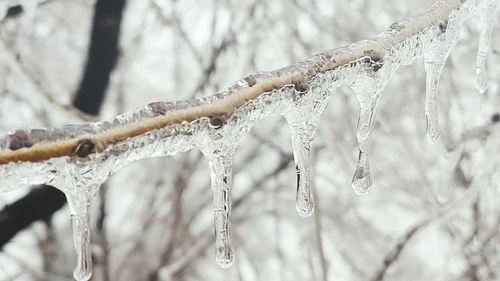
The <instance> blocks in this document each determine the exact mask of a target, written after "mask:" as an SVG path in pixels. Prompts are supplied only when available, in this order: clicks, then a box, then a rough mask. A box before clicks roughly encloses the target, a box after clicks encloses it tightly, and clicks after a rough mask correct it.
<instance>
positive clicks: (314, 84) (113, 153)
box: [0, 0, 498, 281]
mask: <svg viewBox="0 0 500 281" xmlns="http://www.w3.org/2000/svg"><path fill="white" fill-rule="evenodd" d="M450 2H452V1H450ZM457 3H458V2H457ZM452 4H453V5H455V3H452ZM446 5H451V4H450V3H448V2H444V1H439V0H438V1H437V2H436V4H435V7H444V6H446ZM6 7H7V6H5V5H2V4H0V16H1V13H2V12H1V10H2V9H3V10H5V8H6ZM497 7H498V1H496V0H495V1H493V0H469V1H463V3H462V4H461V7H459V8H457V9H455V10H453V11H452V12H451V13H450V15H449V17H448V20H447V22H442V21H441V22H436V23H435V24H434V25H432V26H430V27H429V28H424V29H421V28H419V26H421V25H426V26H427V25H429V21H434V20H435V19H436V17H437V16H438V15H437V14H436V13H433V12H432V11H431V12H429V13H424V14H421V15H418V16H415V17H411V18H408V19H407V20H404V21H400V22H398V23H396V24H393V25H392V26H391V27H390V28H389V29H388V31H386V32H384V33H382V34H381V35H380V36H379V37H378V38H375V39H372V40H365V41H361V42H358V43H355V44H352V45H350V46H348V47H344V48H338V49H335V50H331V51H327V52H324V53H321V54H318V55H316V56H315V57H313V58H311V59H309V60H306V61H303V62H300V63H297V64H295V65H292V66H288V67H285V68H282V69H279V70H276V71H272V72H261V73H256V74H254V75H251V76H248V77H247V78H245V79H243V80H241V81H240V82H238V83H236V84H235V85H233V86H232V87H229V88H227V89H226V90H224V91H222V92H220V93H219V94H217V95H215V96H210V97H204V98H199V99H194V100H190V101H181V102H171V103H164V102H156V103H151V104H149V105H147V106H145V107H143V108H140V109H138V110H136V111H133V112H129V113H125V114H122V115H119V116H117V117H115V119H113V120H111V121H104V122H96V123H91V124H84V125H69V126H66V127H63V128H61V129H33V130H26V131H22V130H21V131H20V130H16V131H14V132H11V133H10V134H8V135H6V136H5V137H3V138H0V160H2V159H3V160H4V162H1V163H2V164H0V175H1V176H0V191H9V190H12V189H14V188H17V187H20V186H26V185H35V184H41V183H45V184H50V185H53V186H55V187H57V188H59V189H61V190H62V191H63V192H64V193H65V194H66V197H67V199H68V204H69V207H70V212H71V220H72V226H73V236H74V246H75V251H76V257H77V265H76V267H75V270H74V277H75V279H76V280H78V281H86V280H89V279H90V278H91V275H92V261H91V250H90V217H89V215H90V214H89V212H90V204H91V202H92V200H93V198H94V197H95V196H96V194H97V191H98V188H99V186H100V185H101V184H102V183H103V182H104V181H105V180H106V178H107V177H108V176H109V175H110V174H112V173H113V172H115V171H116V170H119V169H120V168H121V167H123V166H125V165H127V164H129V163H131V162H134V161H137V160H140V159H144V158H151V157H163V156H168V155H173V154H176V153H180V152H184V151H187V150H189V149H192V148H195V147H198V148H199V149H200V150H201V151H202V152H203V154H204V155H205V156H206V157H207V158H208V161H209V168H210V174H211V185H212V190H213V209H214V224H215V254H216V261H217V263H218V264H219V265H220V266H221V267H223V268H227V267H229V266H230V265H231V264H232V263H233V261H234V258H235V255H234V251H233V245H232V243H231V223H230V217H231V182H232V162H233V157H234V153H235V150H236V145H237V143H239V140H240V139H241V138H242V136H243V135H244V134H245V133H246V132H248V131H249V130H250V129H251V127H252V126H253V125H254V124H255V122H257V121H258V120H260V119H262V118H263V117H265V116H268V115H270V114H280V115H283V116H285V118H286V120H287V122H288V124H289V126H290V128H291V129H290V130H291V139H292V146H293V155H294V158H295V163H296V171H297V194H296V209H297V212H298V213H299V215H301V216H310V215H311V214H312V213H313V211H314V200H313V196H312V192H311V163H310V162H311V151H310V150H311V143H312V139H313V135H314V132H315V130H316V127H317V124H318V122H319V117H320V115H321V113H322V112H323V111H324V109H325V108H326V104H327V100H328V98H329V96H330V95H331V92H333V89H335V88H337V87H341V86H345V85H349V86H354V87H353V90H354V92H355V94H356V97H357V98H358V100H359V103H360V114H359V119H358V124H357V134H356V135H357V140H358V143H359V155H358V161H357V167H356V171H355V173H354V176H353V179H352V188H353V189H354V191H355V192H356V193H358V194H366V193H367V192H368V191H369V190H370V188H371V179H370V167H369V157H368V150H369V149H368V147H369V143H370V135H371V131H372V127H373V124H374V118H375V111H376V107H377V103H378V101H379V97H380V94H381V91H382V89H383V88H384V86H385V84H386V83H387V82H388V80H389V78H390V77H391V73H392V72H394V71H395V69H396V68H397V67H398V66H399V65H401V64H410V63H413V62H415V61H416V60H417V59H418V58H419V57H421V56H422V55H423V57H424V63H425V71H426V98H425V100H426V101H425V115H426V118H427V138H428V140H429V141H430V142H436V141H437V140H438V137H439V124H438V115H437V94H438V84H439V77H440V74H441V72H442V69H443V66H444V64H445V62H446V59H447V57H448V54H449V52H450V50H451V48H452V47H453V46H454V45H455V43H456V41H457V38H458V30H459V27H460V25H461V23H462V22H463V21H464V20H465V19H466V18H469V17H471V16H472V15H474V14H477V13H479V14H480V15H481V18H482V30H481V34H480V39H479V48H478V56H477V62H476V63H477V65H476V73H477V88H478V89H479V91H480V92H484V91H485V90H486V85H487V83H486V81H487V79H486V71H485V61H486V54H487V48H488V42H489V40H490V37H491V34H492V28H493V23H494V18H495V14H496V13H495V11H496V9H497ZM438 10H439V9H438ZM386 36H390V37H389V38H388V40H385V37H386ZM402 38H403V39H404V40H403V41H401V42H398V41H397V40H399V39H402ZM405 38H406V39H405ZM394 40H396V41H394ZM368 45H369V47H370V49H369V48H367V46H368ZM371 48H373V49H371ZM363 51H364V54H365V56H364V57H363V55H362V53H361V52H363ZM350 53H356V54H361V56H357V57H358V59H356V60H354V61H344V62H343V64H342V65H340V66H335V67H332V68H329V70H328V71H325V68H324V67H329V66H331V65H335V64H336V63H337V61H335V60H332V58H335V59H337V57H336V56H338V58H340V59H345V58H346V57H348V55H349V54H350ZM360 57H361V58H360ZM382 58H383V59H382ZM276 76H280V77H279V78H277V79H276V80H272V81H271V80H268V79H271V78H275V77H276ZM290 77H291V78H290ZM297 77H298V78H300V79H299V80H297V81H293V79H295V78H297ZM292 78H293V79H292ZM263 81H264V82H265V83H262V84H260V85H257V84H258V83H260V82H263ZM266 81H267V82H266ZM276 81H279V82H280V83H281V82H283V81H289V82H290V83H289V82H287V83H289V84H288V85H284V86H283V85H282V84H280V85H282V88H279V89H278V88H277V87H275V86H274V84H273V83H274V82H276ZM271 84H273V87H270V86H269V85H271ZM256 85H257V86H256ZM254 86H256V88H260V89H263V90H264V89H266V91H268V92H266V93H263V94H261V95H260V96H258V97H257V98H255V99H250V100H248V101H247V102H246V103H245V104H237V102H236V103H235V104H233V102H235V100H236V99H234V98H233V96H232V94H233V93H234V92H236V91H239V90H241V89H242V88H247V87H254ZM280 87H281V86H280ZM225 99H228V100H229V101H228V103H226V104H224V105H223V106H227V107H231V108H230V109H231V110H233V109H234V112H233V113H232V115H230V116H211V117H202V118H199V119H196V120H194V121H189V122H183V123H180V124H174V125H169V126H165V127H162V126H158V127H155V128H156V129H154V130H150V131H148V132H147V133H143V134H140V135H136V136H134V137H130V138H127V139H125V140H120V141H117V142H113V144H110V145H109V146H107V147H106V148H105V149H104V150H103V151H99V152H98V153H97V152H95V153H91V152H92V149H93V147H94V146H93V145H94V144H93V143H88V145H87V146H86V149H83V150H82V151H77V153H76V155H77V156H78V157H77V156H75V155H71V156H62V157H53V158H50V159H47V160H43V161H39V162H29V161H24V162H16V163H14V162H12V160H11V161H10V162H9V161H5V159H8V157H9V155H8V154H9V153H11V152H12V150H17V149H30V148H31V147H32V146H37V145H40V144H49V143H52V142H60V141H65V140H68V139H70V138H80V139H82V138H84V137H85V136H87V135H90V136H95V135H98V134H100V133H104V135H105V138H104V139H106V138H108V137H110V135H106V132H108V131H112V130H115V129H116V130H121V129H123V128H125V127H127V126H129V127H133V126H135V123H137V122H145V123H147V122H148V121H151V120H149V119H152V118H157V117H161V116H164V115H169V114H171V113H172V112H174V111H176V110H188V109H192V108H194V107H198V106H205V109H206V108H207V107H208V108H209V110H212V111H213V112H216V113H214V115H217V114H218V113H217V110H218V108H217V106H216V105H215V104H217V103H219V102H221V101H223V100H225ZM228 104H229V105H228ZM197 109H198V108H197ZM214 109H217V110H214ZM226 109H227V108H224V110H223V111H221V112H225V110H226ZM198 113H199V112H197V113H196V114H198ZM153 121H154V120H153ZM151 123H154V122H149V124H151ZM154 124H155V125H156V123H154ZM142 125H143V124H141V125H138V126H139V127H141V126H142ZM82 140H85V139H82ZM82 144H85V143H82ZM25 154H26V153H25ZM2 157H3V158H2ZM75 158H76V159H75Z"/></svg>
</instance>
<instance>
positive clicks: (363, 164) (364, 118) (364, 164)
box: [351, 81, 385, 195]
mask: <svg viewBox="0 0 500 281" xmlns="http://www.w3.org/2000/svg"><path fill="white" fill-rule="evenodd" d="M384 86H385V84H381V83H377V82H375V81H374V85H372V86H371V88H370V89H366V90H365V89H359V90H355V92H356V96H357V98H358V101H359V118H358V126H357V134H356V136H357V139H358V144H359V156H358V163H357V166H356V171H355V172H354V176H353V178H352V184H351V185H352V189H353V190H354V191H355V192H356V193H357V194H359V195H364V194H367V193H368V192H369V191H370V189H371V184H372V183H371V178H370V168H369V162H368V145H369V143H370V135H371V132H372V128H373V123H374V121H375V112H376V108H377V104H378V100H379V97H380V93H381V92H382V90H383V88H384Z"/></svg>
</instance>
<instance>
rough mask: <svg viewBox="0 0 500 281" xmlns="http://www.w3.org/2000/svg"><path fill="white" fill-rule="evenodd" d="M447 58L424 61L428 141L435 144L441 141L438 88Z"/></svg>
mask: <svg viewBox="0 0 500 281" xmlns="http://www.w3.org/2000/svg"><path fill="white" fill-rule="evenodd" d="M445 62H446V58H444V59H441V60H437V61H434V60H429V59H424V65H425V75H426V82H425V83H426V85H425V118H426V120H427V127H426V135H427V140H428V141H429V142H430V143H432V144H434V143H436V142H437V141H438V140H439V118H438V100H437V98H438V88H439V77H440V76H441V72H442V70H443V67H444V64H445Z"/></svg>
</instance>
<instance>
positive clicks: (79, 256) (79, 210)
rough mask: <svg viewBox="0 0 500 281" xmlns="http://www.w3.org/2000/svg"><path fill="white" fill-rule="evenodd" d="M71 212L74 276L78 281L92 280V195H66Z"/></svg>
mask: <svg viewBox="0 0 500 281" xmlns="http://www.w3.org/2000/svg"><path fill="white" fill-rule="evenodd" d="M66 198H67V200H68V205H69V208H70V212H71V223H72V226H73V242H74V247H75V252H76V266H75V269H74V270H73V276H74V278H75V280H77V281H87V280H90V277H91V276H92V252H91V249H90V201H91V200H92V197H91V194H88V193H83V192H82V193H81V194H75V195H66Z"/></svg>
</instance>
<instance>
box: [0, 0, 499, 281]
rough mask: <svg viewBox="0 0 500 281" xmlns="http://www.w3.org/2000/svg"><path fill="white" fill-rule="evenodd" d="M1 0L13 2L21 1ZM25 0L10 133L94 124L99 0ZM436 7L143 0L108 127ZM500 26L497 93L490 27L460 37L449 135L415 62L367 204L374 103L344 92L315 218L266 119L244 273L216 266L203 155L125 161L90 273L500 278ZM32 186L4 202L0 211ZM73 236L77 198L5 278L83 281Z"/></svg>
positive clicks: (130, 16) (8, 50) (8, 96)
mask: <svg viewBox="0 0 500 281" xmlns="http://www.w3.org/2000/svg"><path fill="white" fill-rule="evenodd" d="M0 1H2V2H3V3H2V2H0V3H1V4H0V8H2V7H3V6H2V5H4V4H5V3H7V2H9V3H14V2H16V1H7V0H0ZM21 3H22V4H23V5H24V9H25V12H24V13H22V14H21V15H20V16H17V17H9V18H5V19H4V20H2V21H1V23H0V39H1V40H0V87H1V88H0V89H1V92H0V131H3V132H7V131H9V130H12V129H17V128H26V127H47V126H49V127H57V126H61V125H63V124H67V123H78V122H82V121H81V120H79V119H78V116H75V115H72V113H71V112H70V111H68V110H66V109H65V107H64V106H63V105H67V104H70V103H71V99H72V95H73V93H74V91H75V88H76V87H77V85H78V83H79V80H80V76H81V71H82V69H83V67H84V64H85V54H86V50H87V47H88V40H89V30H90V28H91V21H92V14H93V5H94V1H89V0H71V1H67V0H66V1H64V0H45V1H40V2H39V3H38V5H36V3H35V1H34V0H25V1H21ZM431 5H432V1H430V0H426V1H400V0H356V1H351V0H342V1H329V0H278V1H260V0H251V1H238V0H224V1H218V0H203V1H199V0H179V1H175V0H147V1H145V0H128V1H127V6H126V10H125V13H124V15H123V23H122V30H121V35H120V51H121V56H120V59H119V62H118V65H117V66H116V68H115V70H114V72H113V74H112V79H111V82H110V86H109V88H108V92H107V95H106V99H105V102H104V104H103V107H102V110H101V112H102V113H101V115H100V116H99V119H109V118H112V116H114V115H116V114H118V113H121V112H125V111H129V110H133V109H134V108H137V107H139V106H142V105H145V104H147V103H149V102H153V101H174V100H187V99H192V98H193V97H200V96H206V95H212V94H214V93H216V92H217V91H218V90H220V89H222V88H224V87H226V86H229V85H230V84H231V83H233V82H234V81H237V80H238V79H240V78H242V77H244V76H246V75H247V74H251V73H254V72H256V71H262V70H273V69H277V68H280V67H283V66H286V65H290V64H292V63H294V62H297V61H299V60H302V59H305V58H307V57H310V56H312V55H313V54H315V53H318V52H320V51H322V50H327V49H332V48H335V47H340V46H343V45H347V44H350V43H352V42H356V41H359V40H361V39H366V38H370V37H373V36H375V35H377V34H378V33H380V32H382V31H383V30H385V29H386V28H387V27H388V26H389V25H390V24H391V23H392V22H394V21H396V20H399V19H403V18H405V17H407V16H409V15H414V14H416V13H418V12H421V11H424V10H426V9H428V8H429V7H430V6H431ZM1 14H2V10H1V9H0V15H1ZM498 18H499V17H497V21H496V25H497V27H498V21H499V20H498ZM499 30H500V29H498V28H497V29H495V31H494V33H493V37H492V51H491V52H490V53H489V57H488V75H489V78H490V83H489V90H488V92H487V93H486V94H485V95H482V96H481V95H479V94H478V93H477V91H476V90H475V87H474V75H475V74H474V63H475V57H476V50H477V41H478V32H479V22H478V21H477V19H471V20H469V21H468V22H467V23H466V24H465V25H464V27H463V28H462V29H461V32H460V40H459V42H458V44H457V46H456V48H455V49H454V50H453V51H452V53H451V56H450V59H449V61H448V63H447V64H446V66H445V69H444V71H443V75H442V77H441V84H440V93H441V95H440V97H439V103H440V106H439V113H440V116H439V118H440V123H441V138H440V141H439V142H438V143H437V144H435V145H431V144H429V143H428V142H427V139H426V136H425V126H426V122H425V116H424V93H425V72H424V68H423V62H422V61H421V60H419V61H417V63H415V64H413V65H411V66H404V67H401V68H399V70H398V71H397V72H396V74H395V75H394V76H393V77H392V80H391V81H390V82H389V84H388V86H387V88H386V89H385V91H384V93H383V96H382V98H381V100H380V104H379V107H378V113H377V119H376V123H375V125H374V132H373V138H372V143H371V171H372V180H373V189H372V192H371V193H370V194H369V195H366V196H358V195H356V194H355V193H354V192H353V190H352V189H351V179H352V175H353V172H354V169H355V166H356V160H357V153H358V149H357V141H356V122H357V116H358V109H359V108H358V102H357V100H356V98H355V96H354V95H353V93H352V90H351V89H349V88H341V89H338V90H337V91H336V93H335V95H334V96H333V97H332V98H331V99H330V103H329V106H328V108H327V110H326V112H325V113H324V114H323V117H322V120H321V123H320V127H319V130H318V131H317V134H316V137H315V142H314V148H313V153H314V165H313V185H314V193H315V197H316V212H315V214H314V215H313V216H312V217H311V218H301V217H299V216H298V215H297V213H296V211H295V185H296V184H295V167H294V164H293V157H292V154H291V153H292V149H291V143H290V135H289V130H288V127H287V126H286V125H285V121H284V120H283V119H282V118H280V117H269V118H266V119H264V120H262V121H260V122H259V123H258V124H257V125H256V126H255V127H254V129H253V130H252V131H251V133H250V134H249V135H248V136H247V137H246V138H245V139H244V141H243V144H242V145H241V146H240V147H239V149H238V151H237V154H236V157H235V166H234V170H235V175H234V179H233V186H234V189H233V216H232V222H233V239H234V246H235V250H236V261H235V264H234V265H233V266H232V267H231V268H229V269H221V268H219V267H218V266H217V264H216V263H215V260H214V248H213V243H212V242H213V235H214V234H213V232H214V231H213V214H212V207H211V204H212V197H211V190H210V177H209V173H208V165H207V163H206V160H205V159H204V158H203V157H201V155H200V153H199V152H198V151H190V152H188V153H184V154H181V155H178V156H175V157H170V158H162V159H152V160H145V161H140V162H137V163H135V164H132V165H130V166H128V167H126V168H124V169H122V170H120V171H119V172H118V173H116V174H115V175H113V177H112V178H111V179H110V180H109V181H108V182H107V183H106V185H105V187H104V188H103V189H101V193H100V196H99V199H98V201H99V204H95V209H94V210H93V211H92V216H93V218H92V219H93V222H94V224H93V229H92V243H93V244H92V251H93V260H94V264H95V269H94V277H93V279H92V280H96V281H97V280H120V281H127V280H131V281H132V280H133V281H138V280H206V281H210V280H245V281H247V280H248V281H250V280H283V281H291V280H339V281H340V280H346V281H349V280H411V281H416V280H471V281H472V280H499V279H500V247H499V245H500V228H499V225H500V205H499V204H498V202H500V194H499V190H498V187H499V184H500V158H499V157H498V155H499V153H500V128H499V127H498V125H493V126H491V127H488V128H489V129H488V130H486V129H484V126H486V125H489V124H491V119H492V116H493V115H494V114H495V113H497V112H498V111H499V110H500V107H499V105H500V93H499V86H500V78H499V77H500V53H499V52H500V32H499ZM464 134H465V135H466V136H467V137H462V136H463V135H464ZM28 190H29V189H28V188H27V187H26V188H24V189H18V190H15V191H12V192H9V193H2V194H0V205H5V204H9V203H11V202H13V201H15V200H16V199H17V198H19V197H21V196H23V195H24V194H25V193H26V192H28ZM0 219H1V218H0ZM98 222H99V223H98ZM0 231H2V230H1V229H0ZM72 243H73V242H72V237H71V227H70V223H69V215H68V210H67V208H64V209H62V210H61V211H59V212H58V213H56V215H55V216H54V217H53V220H52V222H51V223H48V222H36V223H34V224H33V225H32V227H30V228H29V229H27V230H26V231H23V232H22V233H20V234H19V235H17V236H16V237H15V238H14V239H13V240H12V241H11V242H10V243H9V244H7V245H6V246H5V247H4V249H3V251H2V252H0V280H6V281H7V280H16V281H17V280H72V270H73V266H74V251H73V244H72Z"/></svg>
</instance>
